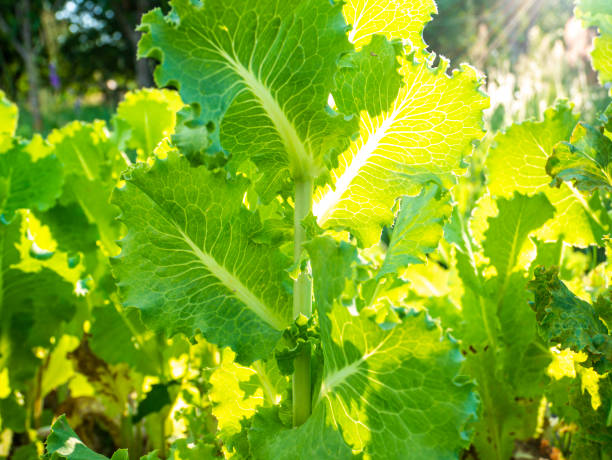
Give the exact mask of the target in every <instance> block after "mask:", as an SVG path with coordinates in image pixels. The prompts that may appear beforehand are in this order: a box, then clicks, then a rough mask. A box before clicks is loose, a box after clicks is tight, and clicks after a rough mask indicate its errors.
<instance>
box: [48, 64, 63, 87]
mask: <svg viewBox="0 0 612 460" xmlns="http://www.w3.org/2000/svg"><path fill="white" fill-rule="evenodd" d="M49 82H50V83H51V86H53V88H54V89H60V86H61V83H60V79H59V75H58V74H57V69H56V68H55V64H53V63H51V64H49Z"/></svg>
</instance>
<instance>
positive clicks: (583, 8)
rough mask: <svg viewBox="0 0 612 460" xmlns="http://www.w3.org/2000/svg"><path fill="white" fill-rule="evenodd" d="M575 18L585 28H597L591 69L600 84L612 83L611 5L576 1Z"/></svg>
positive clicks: (598, 0) (600, 0)
mask: <svg viewBox="0 0 612 460" xmlns="http://www.w3.org/2000/svg"><path fill="white" fill-rule="evenodd" d="M575 14H576V17H577V18H578V19H581V20H582V22H583V23H584V25H585V26H586V27H597V28H598V29H599V33H600V35H599V36H598V37H595V39H594V40H593V51H592V52H591V57H592V63H593V68H594V69H595V70H596V71H598V72H599V81H600V82H601V84H602V85H603V84H606V83H610V82H612V4H610V2H609V1H607V0H577V1H576V10H575Z"/></svg>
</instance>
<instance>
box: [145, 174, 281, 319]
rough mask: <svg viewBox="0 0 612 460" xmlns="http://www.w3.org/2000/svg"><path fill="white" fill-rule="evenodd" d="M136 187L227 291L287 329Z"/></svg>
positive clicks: (259, 313)
mask: <svg viewBox="0 0 612 460" xmlns="http://www.w3.org/2000/svg"><path fill="white" fill-rule="evenodd" d="M133 185H134V186H136V187H137V188H138V189H139V190H140V191H141V192H142V193H143V194H144V195H145V196H146V197H147V198H149V199H150V200H151V201H152V202H153V203H154V204H155V205H156V206H157V208H158V209H159V211H160V215H161V216H162V217H163V218H164V219H165V220H166V222H167V223H168V224H169V225H171V226H172V227H173V228H175V229H176V231H177V232H178V234H179V236H180V237H181V239H182V240H183V241H184V242H185V243H187V245H188V246H189V247H190V249H191V252H192V253H193V254H194V255H195V256H196V257H197V259H198V260H199V261H200V262H201V263H202V265H203V266H204V267H205V268H206V269H207V270H208V271H209V272H210V273H212V275H213V276H214V277H215V278H217V279H218V280H219V281H221V283H223V285H224V286H225V288H226V289H228V290H229V291H230V292H231V293H232V294H231V295H232V296H233V297H236V298H237V299H238V300H240V301H241V302H242V303H243V304H244V305H246V307H247V308H248V309H249V310H251V311H252V312H253V313H255V314H256V315H257V316H258V317H259V318H260V319H261V320H262V321H264V322H265V323H266V324H268V325H269V326H271V327H273V328H274V329H276V330H279V331H282V330H283V329H285V327H287V324H286V321H285V320H284V319H283V318H280V317H278V316H277V315H276V314H275V313H274V312H273V311H271V310H270V308H268V306H266V304H265V303H264V302H263V301H262V300H261V299H259V297H257V296H256V295H255V294H254V293H253V292H251V291H250V290H249V288H248V287H246V286H245V285H244V284H242V282H241V281H240V280H239V279H238V278H236V276H235V275H234V274H233V273H231V272H230V271H229V270H227V269H226V268H225V267H224V266H223V265H221V264H219V263H218V262H217V261H216V260H215V258H214V257H213V256H211V255H210V254H208V253H207V252H204V251H203V250H202V249H201V248H200V247H199V246H198V245H196V244H195V242H194V241H193V240H192V239H191V237H190V236H189V235H187V234H186V233H185V232H184V231H183V229H181V227H180V226H179V225H178V224H177V223H176V222H175V221H174V219H172V218H171V216H169V215H168V213H167V211H166V210H165V209H164V208H163V207H162V206H161V205H160V204H159V203H158V202H157V201H156V200H155V199H154V198H153V197H152V196H151V195H149V194H148V193H147V192H146V191H145V190H143V189H142V188H140V187H138V186H137V185H136V184H133Z"/></svg>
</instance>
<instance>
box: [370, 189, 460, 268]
mask: <svg viewBox="0 0 612 460" xmlns="http://www.w3.org/2000/svg"><path fill="white" fill-rule="evenodd" d="M449 199H450V196H449V194H448V193H445V192H444V191H442V190H440V188H439V187H438V186H437V185H435V184H432V185H429V186H426V187H424V188H423V191H422V192H421V194H420V195H418V196H416V197H402V198H401V200H400V201H399V212H398V214H397V217H396V219H395V224H394V225H393V233H392V234H391V241H390V242H389V247H388V249H387V253H386V255H385V260H384V262H383V264H382V266H381V267H380V270H379V271H378V273H377V274H376V276H377V277H379V278H380V277H382V276H384V275H387V274H392V273H396V274H397V273H399V272H400V270H401V269H402V268H405V267H406V266H408V265H411V264H422V263H425V260H424V256H426V255H427V254H430V253H432V252H433V251H435V250H436V248H437V246H438V242H439V241H440V238H442V234H443V226H444V221H445V220H446V219H448V217H449V216H450V213H451V205H450V203H449Z"/></svg>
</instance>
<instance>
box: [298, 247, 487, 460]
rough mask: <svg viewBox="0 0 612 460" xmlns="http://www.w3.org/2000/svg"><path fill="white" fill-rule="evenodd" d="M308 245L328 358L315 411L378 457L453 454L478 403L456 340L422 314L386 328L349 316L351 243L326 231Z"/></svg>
mask: <svg viewBox="0 0 612 460" xmlns="http://www.w3.org/2000/svg"><path fill="white" fill-rule="evenodd" d="M306 246H307V249H308V252H309V254H310V256H311V261H312V270H313V279H314V292H315V302H316V303H315V305H316V307H317V311H318V312H319V319H320V322H321V340H322V348H323V353H324V357H325V361H324V371H323V377H322V382H321V385H320V388H319V390H318V394H317V393H315V394H316V395H317V396H316V404H315V407H314V410H313V411H314V413H315V414H316V413H317V411H321V410H322V409H321V406H324V407H325V420H326V423H327V424H330V425H331V426H334V427H336V428H337V429H338V430H340V432H341V433H342V436H343V437H344V440H345V441H346V442H347V443H348V444H349V445H350V446H351V448H352V449H353V451H364V452H366V453H367V454H368V455H371V456H372V458H375V459H377V458H415V459H417V458H429V457H434V456H442V457H448V458H456V457H457V456H458V453H459V451H460V449H461V448H462V447H464V446H465V445H466V443H467V440H468V439H469V434H468V433H469V431H468V429H467V428H466V426H467V424H468V422H469V421H471V420H472V419H473V418H475V412H476V407H477V400H476V397H475V394H474V393H473V391H472V389H473V387H472V385H471V384H467V383H466V382H465V381H462V380H461V379H460V378H459V368H460V366H461V363H462V361H463V358H462V356H461V353H460V352H459V347H458V345H457V344H456V343H455V342H454V340H452V339H451V338H449V337H445V335H444V334H443V333H442V331H441V329H440V327H439V325H437V324H436V323H434V322H433V321H431V320H430V319H428V318H424V317H423V315H422V314H421V315H409V316H408V317H406V318H405V319H404V320H403V321H402V322H401V323H399V324H396V325H394V326H393V327H391V328H390V329H389V328H387V329H384V328H382V327H381V326H380V325H379V324H377V323H376V322H374V321H373V319H371V318H367V317H364V316H359V315H357V316H354V315H352V314H351V313H350V312H349V310H348V309H347V308H346V307H344V306H343V305H341V304H339V294H341V293H342V291H343V289H344V288H345V283H346V282H345V279H346V275H349V274H351V271H352V268H351V266H352V264H353V262H354V260H355V257H356V251H355V248H354V247H347V246H348V245H347V244H346V243H336V242H334V241H333V240H332V239H331V238H330V237H325V236H323V237H317V238H315V239H314V240H312V241H311V242H309V243H308V244H307V245H306ZM351 278H352V277H351ZM322 429H323V428H322Z"/></svg>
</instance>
